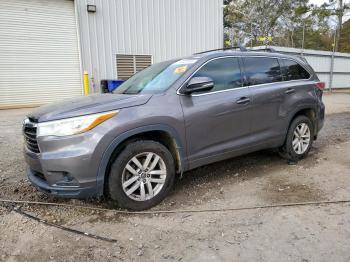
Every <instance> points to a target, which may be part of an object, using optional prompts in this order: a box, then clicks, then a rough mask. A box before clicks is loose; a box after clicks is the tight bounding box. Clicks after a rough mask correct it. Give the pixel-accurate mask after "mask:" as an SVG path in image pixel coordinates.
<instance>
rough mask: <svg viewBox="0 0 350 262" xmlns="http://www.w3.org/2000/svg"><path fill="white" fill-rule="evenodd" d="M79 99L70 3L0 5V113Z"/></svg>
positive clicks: (48, 0)
mask: <svg viewBox="0 0 350 262" xmlns="http://www.w3.org/2000/svg"><path fill="white" fill-rule="evenodd" d="M80 95H82V83H81V71H80V58H79V44H78V34H77V28H76V16H75V9H74V2H73V1H69V0H59V1H57V0H31V1H28V0H11V1H5V0H0V108H16V107H25V106H37V105H41V104H46V103H50V102H55V101H58V100H64V99H68V98H71V97H77V96H80Z"/></svg>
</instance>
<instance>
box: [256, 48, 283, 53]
mask: <svg viewBox="0 0 350 262" xmlns="http://www.w3.org/2000/svg"><path fill="white" fill-rule="evenodd" d="M249 51H251V52H263V51H264V52H270V53H278V51H276V49H274V48H271V47H267V48H260V49H249Z"/></svg>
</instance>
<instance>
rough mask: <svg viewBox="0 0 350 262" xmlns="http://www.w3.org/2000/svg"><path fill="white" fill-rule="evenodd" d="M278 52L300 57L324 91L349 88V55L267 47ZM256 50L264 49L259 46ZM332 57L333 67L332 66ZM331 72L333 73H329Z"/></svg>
mask: <svg viewBox="0 0 350 262" xmlns="http://www.w3.org/2000/svg"><path fill="white" fill-rule="evenodd" d="M268 47H271V48H273V49H275V50H276V51H278V52H281V53H286V54H292V55H302V56H304V57H305V59H306V60H307V62H308V63H309V64H310V65H311V66H312V68H313V69H314V70H315V72H316V73H317V76H318V78H319V79H320V80H321V81H323V82H325V83H326V89H329V88H330V87H331V88H350V54H347V53H339V52H335V53H333V52H328V51H320V50H311V49H304V50H302V49H298V48H289V47H280V46H268ZM256 48H265V46H260V47H256ZM332 56H333V61H334V62H333V66H332ZM332 71H333V73H331V72H332Z"/></svg>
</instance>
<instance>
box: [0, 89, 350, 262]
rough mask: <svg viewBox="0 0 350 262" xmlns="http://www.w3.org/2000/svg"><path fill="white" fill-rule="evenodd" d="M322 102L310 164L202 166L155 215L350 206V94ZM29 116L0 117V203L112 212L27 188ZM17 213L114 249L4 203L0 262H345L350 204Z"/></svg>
mask: <svg viewBox="0 0 350 262" xmlns="http://www.w3.org/2000/svg"><path fill="white" fill-rule="evenodd" d="M324 101H325V103H326V106H327V118H326V122H325V126H324V128H323V130H322V131H321V133H320V134H319V138H318V140H317V141H316V142H315V143H314V146H313V148H312V150H311V152H310V155H309V157H308V158H307V159H305V160H302V161H300V162H298V163H297V164H294V165H288V164H287V163H286V161H284V160H282V159H281V158H279V157H278V156H277V155H276V154H275V153H274V152H272V151H271V150H268V151H262V152H257V153H253V154H249V155H246V156H242V157H238V158H234V159H231V160H227V161H223V162H219V163H216V164H212V165H209V166H205V167H201V168H198V169H196V170H193V171H191V172H188V173H186V174H185V175H184V178H183V179H181V180H179V181H177V183H176V186H175V188H174V190H173V191H172V193H171V195H170V196H169V197H168V198H167V199H166V200H165V201H164V202H163V203H162V204H161V205H159V206H158V207H155V208H154V209H153V210H159V209H161V210H180V209H212V208H238V207H250V206H257V205H270V204H276V203H290V202H305V201H329V200H331V201H333V200H350V93H333V94H325V95H324ZM29 110H30V109H21V110H6V111H0V123H1V126H0V198H2V199H17V200H34V201H44V202H58V203H69V204H80V205H85V206H96V207H97V206H98V207H108V204H107V203H106V202H104V201H97V200H92V201H78V200H62V199H55V198H52V197H48V196H46V195H44V194H43V193H40V192H38V191H37V190H35V189H34V188H33V187H32V186H30V185H29V182H28V180H27V179H26V176H25V164H24V161H23V157H22V137H21V120H22V119H23V117H24V115H25V114H26V113H27V112H28V111H29ZM22 210H24V211H26V212H29V213H30V214H33V215H35V216H38V217H40V218H43V219H46V220H48V221H50V222H53V223H56V224H60V225H64V226H67V227H71V228H75V229H79V230H82V231H86V232H89V233H93V234H96V235H99V236H104V237H109V238H113V239H117V242H116V243H109V242H106V241H102V240H96V239H91V238H88V237H86V236H81V235H77V234H74V233H70V232H66V231H63V230H61V229H58V228H54V227H50V226H47V225H44V224H42V223H39V222H36V221H34V220H31V219H28V218H26V217H24V216H22V215H20V214H18V213H16V212H14V211H11V208H9V206H7V207H5V206H3V205H0V261H49V260H50V261H74V262H76V261H159V260H168V261H302V262H306V261H350V241H349V239H350V203H340V204H327V205H316V206H315V205H309V206H295V207H278V208H268V209H254V210H241V211H229V212H209V213H178V214H148V215H136V214H132V215H124V214H115V213H114V212H113V211H91V210H82V209H76V208H67V207H48V206H26V205H25V206H23V207H22Z"/></svg>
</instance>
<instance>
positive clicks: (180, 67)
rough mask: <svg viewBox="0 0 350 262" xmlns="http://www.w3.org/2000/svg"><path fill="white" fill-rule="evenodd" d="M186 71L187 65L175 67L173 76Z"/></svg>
mask: <svg viewBox="0 0 350 262" xmlns="http://www.w3.org/2000/svg"><path fill="white" fill-rule="evenodd" d="M186 70H187V65H185V66H179V67H176V68H175V70H174V73H175V74H181V73H183V72H185V71H186Z"/></svg>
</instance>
